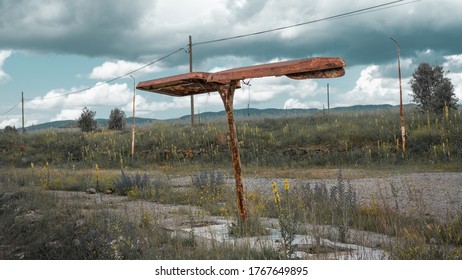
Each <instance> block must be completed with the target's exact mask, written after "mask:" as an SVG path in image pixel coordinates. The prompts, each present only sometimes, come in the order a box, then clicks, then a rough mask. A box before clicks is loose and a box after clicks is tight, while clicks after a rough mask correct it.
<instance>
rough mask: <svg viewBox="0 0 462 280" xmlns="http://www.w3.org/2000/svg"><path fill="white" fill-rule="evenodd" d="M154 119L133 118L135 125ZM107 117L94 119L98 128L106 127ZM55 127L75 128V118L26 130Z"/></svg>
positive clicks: (38, 125) (147, 122) (129, 122)
mask: <svg viewBox="0 0 462 280" xmlns="http://www.w3.org/2000/svg"><path fill="white" fill-rule="evenodd" d="M157 121H158V120H156V119H146V118H135V123H136V125H145V124H149V123H153V122H157ZM107 122H108V120H107V119H96V123H97V125H98V127H99V128H103V127H107ZM126 122H127V126H131V123H132V118H131V117H130V118H126ZM56 128H77V121H76V120H64V121H54V122H47V123H42V124H37V125H32V126H29V127H26V131H38V130H46V129H56Z"/></svg>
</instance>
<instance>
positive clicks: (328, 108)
mask: <svg viewBox="0 0 462 280" xmlns="http://www.w3.org/2000/svg"><path fill="white" fill-rule="evenodd" d="M329 110H330V100H329V84H327V112H329Z"/></svg>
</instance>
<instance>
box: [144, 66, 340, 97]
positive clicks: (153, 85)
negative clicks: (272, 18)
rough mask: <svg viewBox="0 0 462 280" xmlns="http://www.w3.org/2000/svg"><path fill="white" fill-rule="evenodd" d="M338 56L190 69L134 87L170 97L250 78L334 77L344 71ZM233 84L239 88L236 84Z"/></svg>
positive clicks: (208, 91)
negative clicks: (213, 69) (209, 70)
mask: <svg viewBox="0 0 462 280" xmlns="http://www.w3.org/2000/svg"><path fill="white" fill-rule="evenodd" d="M345 65H346V64H345V61H344V60H343V59H341V58H307V59H300V60H291V61H283V62H275V63H268V64H263V65H255V66H248V67H242V68H235V69H231V70H226V71H221V72H216V73H207V72H192V73H186V74H181V75H176V76H171V77H166V78H160V79H155V80H150V81H144V82H140V83H139V84H138V86H137V89H140V90H145V91H150V92H157V93H161V94H166V95H171V96H188V95H195V94H201V93H210V92H215V91H218V88H219V87H220V86H221V85H223V84H228V83H230V82H231V81H239V80H244V79H251V78H260V77H269V76H287V77H289V78H291V79H297V80H301V79H319V78H336V77H341V76H343V75H344V74H345V70H344V69H343V67H344V66H345ZM236 87H238V88H239V87H240V84H237V85H236Z"/></svg>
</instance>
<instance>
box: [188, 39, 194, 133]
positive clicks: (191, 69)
mask: <svg viewBox="0 0 462 280" xmlns="http://www.w3.org/2000/svg"><path fill="white" fill-rule="evenodd" d="M192 71H193V57H192V37H191V35H189V72H190V73H192ZM191 126H194V95H191Z"/></svg>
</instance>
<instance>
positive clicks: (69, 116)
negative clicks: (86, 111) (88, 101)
mask: <svg viewBox="0 0 462 280" xmlns="http://www.w3.org/2000/svg"><path fill="white" fill-rule="evenodd" d="M81 113H82V109H63V110H61V112H59V113H58V114H57V115H56V117H54V118H52V119H51V121H62V120H75V119H78V118H79V116H80V114H81Z"/></svg>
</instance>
